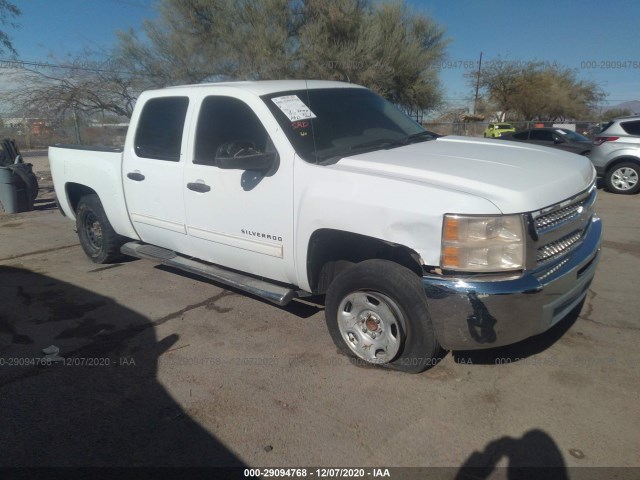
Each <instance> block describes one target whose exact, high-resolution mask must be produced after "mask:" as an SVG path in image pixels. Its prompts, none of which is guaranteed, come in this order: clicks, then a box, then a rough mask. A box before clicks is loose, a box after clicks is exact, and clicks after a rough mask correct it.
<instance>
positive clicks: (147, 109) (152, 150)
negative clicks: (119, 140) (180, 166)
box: [134, 97, 189, 162]
mask: <svg viewBox="0 0 640 480" xmlns="http://www.w3.org/2000/svg"><path fill="white" fill-rule="evenodd" d="M188 107H189V98H187V97H159V98H153V99H151V100H149V101H148V102H147V103H145V105H144V107H143V108H142V113H141V114H140V119H139V120H138V130H137V131H136V138H135V141H134V148H135V151H136V155H138V156H139V157H143V158H154V159H156V160H166V161H170V162H179V161H180V148H181V146H182V131H183V129H184V121H185V117H186V114H187V108H188Z"/></svg>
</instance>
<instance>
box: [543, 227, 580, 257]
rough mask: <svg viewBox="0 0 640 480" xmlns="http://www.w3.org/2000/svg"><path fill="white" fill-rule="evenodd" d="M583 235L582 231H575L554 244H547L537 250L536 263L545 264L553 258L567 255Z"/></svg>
mask: <svg viewBox="0 0 640 480" xmlns="http://www.w3.org/2000/svg"><path fill="white" fill-rule="evenodd" d="M583 235H584V231H582V230H576V231H575V232H572V233H570V234H569V235H567V236H565V237H562V238H561V239H559V240H556V241H555V242H551V243H548V244H546V245H544V246H542V247H540V248H538V253H537V255H536V261H537V262H538V263H541V262H545V261H547V260H550V259H551V258H553V257H557V256H559V255H562V254H563V253H567V252H568V251H569V250H571V247H573V246H574V245H575V244H576V242H578V241H579V240H580V239H581V238H582V236H583Z"/></svg>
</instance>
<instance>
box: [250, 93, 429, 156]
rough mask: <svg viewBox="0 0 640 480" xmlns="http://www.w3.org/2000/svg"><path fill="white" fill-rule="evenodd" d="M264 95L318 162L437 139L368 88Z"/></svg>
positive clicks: (299, 148)
mask: <svg viewBox="0 0 640 480" xmlns="http://www.w3.org/2000/svg"><path fill="white" fill-rule="evenodd" d="M262 99H263V100H264V102H265V103H266V105H267V106H268V107H269V109H270V110H271V112H272V113H273V115H274V116H275V118H276V119H277V120H278V123H279V124H280V126H281V127H282V129H283V130H284V132H285V134H286V135H287V137H288V138H289V141H290V142H291V144H292V145H293V147H294V148H295V150H296V152H297V153H298V155H300V157H301V158H303V159H304V160H306V161H308V162H312V163H331V162H334V161H336V160H337V159H340V158H342V157H345V156H347V155H356V154H358V153H364V152H367V151H373V150H379V149H382V148H394V147H398V146H402V145H407V144H409V143H414V142H419V141H425V140H432V139H434V138H435V137H434V136H433V135H432V134H430V133H429V132H427V131H426V130H425V129H424V128H422V127H421V126H420V125H419V124H418V123H417V122H415V121H414V120H412V119H411V118H409V117H408V116H407V115H405V114H404V113H403V112H401V111H400V110H399V109H397V108H396V107H395V106H393V105H392V104H391V103H389V102H388V101H386V100H385V99H383V98H382V97H379V96H378V95H376V94H375V93H373V92H371V91H370V90H367V89H364V88H323V89H310V90H296V91H289V92H278V93H275V94H271V95H265V96H263V97H262Z"/></svg>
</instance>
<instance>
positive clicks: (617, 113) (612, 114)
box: [601, 108, 633, 122]
mask: <svg viewBox="0 0 640 480" xmlns="http://www.w3.org/2000/svg"><path fill="white" fill-rule="evenodd" d="M629 115H633V112H632V111H631V110H629V109H628V108H610V109H609V110H605V111H604V112H602V115H601V119H602V121H603V122H610V121H611V120H613V119H614V118H618V117H628V116H629Z"/></svg>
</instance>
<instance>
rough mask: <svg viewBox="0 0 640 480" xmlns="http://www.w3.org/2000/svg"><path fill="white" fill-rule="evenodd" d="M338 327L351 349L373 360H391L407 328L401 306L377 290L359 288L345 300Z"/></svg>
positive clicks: (384, 361)
mask: <svg viewBox="0 0 640 480" xmlns="http://www.w3.org/2000/svg"><path fill="white" fill-rule="evenodd" d="M337 320H338V329H339V330H340V334H341V335H342V338H343V339H344V341H345V342H346V344H347V345H348V346H349V348H350V349H351V351H352V352H353V353H355V354H356V355H357V356H358V357H359V358H361V359H363V360H365V361H367V362H370V363H388V362H390V361H392V360H393V359H394V358H395V356H396V355H397V354H398V352H399V351H400V347H401V346H402V342H403V339H404V332H405V331H406V325H405V320H404V317H403V314H402V312H401V310H400V308H399V307H398V305H397V304H396V303H395V302H394V301H393V300H391V299H390V298H389V297H387V296H385V295H383V294H381V293H379V292H374V291H358V292H353V293H350V294H349V295H347V296H346V297H344V298H343V299H342V301H341V302H340V305H339V307H338V318H337Z"/></svg>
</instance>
